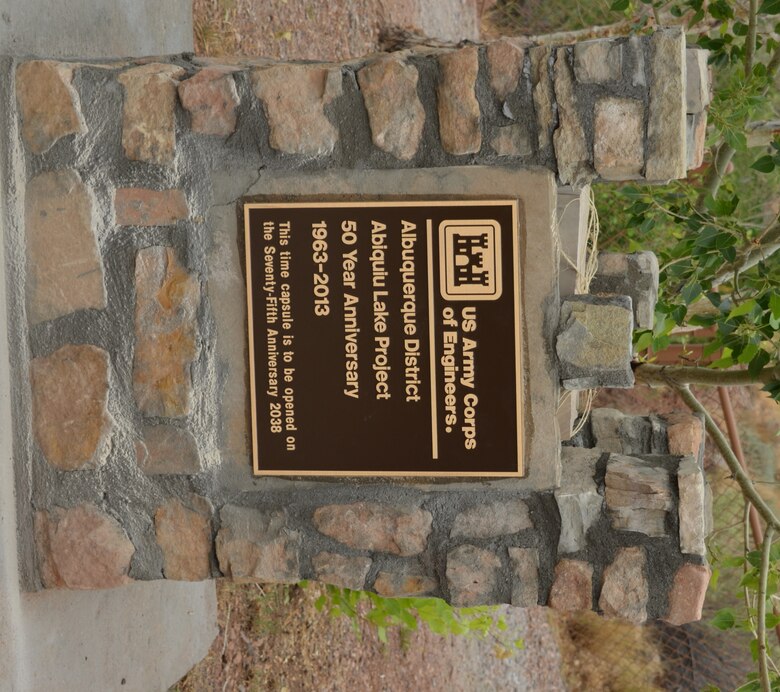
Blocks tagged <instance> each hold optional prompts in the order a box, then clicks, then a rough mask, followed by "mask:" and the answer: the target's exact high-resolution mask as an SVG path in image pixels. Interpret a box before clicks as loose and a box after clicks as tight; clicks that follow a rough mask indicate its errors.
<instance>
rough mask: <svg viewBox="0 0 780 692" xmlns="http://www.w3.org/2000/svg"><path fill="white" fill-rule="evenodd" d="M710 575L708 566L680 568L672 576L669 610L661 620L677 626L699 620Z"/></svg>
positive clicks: (684, 566) (685, 566)
mask: <svg viewBox="0 0 780 692" xmlns="http://www.w3.org/2000/svg"><path fill="white" fill-rule="evenodd" d="M711 575H712V573H711V572H710V568H709V566H708V565H691V564H686V565H683V566H682V567H680V568H679V569H678V570H677V572H676V574H675V575H674V584H673V585H672V590H671V591H670V592H669V609H668V610H667V611H666V616H665V617H664V618H663V619H664V620H666V622H668V623H669V624H670V625H677V626H679V625H684V624H685V623H687V622H695V621H697V620H701V610H702V608H703V607H704V597H705V595H706V594H707V587H708V586H709V584H710V576H711Z"/></svg>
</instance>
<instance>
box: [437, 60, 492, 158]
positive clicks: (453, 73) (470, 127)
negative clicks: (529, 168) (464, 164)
mask: <svg viewBox="0 0 780 692" xmlns="http://www.w3.org/2000/svg"><path fill="white" fill-rule="evenodd" d="M439 69H440V71H441V79H440V81H439V86H438V88H437V90H436V96H437V103H438V112H439V136H440V137H441V144H442V147H444V151H446V152H447V153H448V154H456V155H462V154H476V153H477V152H478V151H479V150H480V148H481V147H482V132H481V130H480V110H479V101H477V94H476V85H477V73H478V72H479V50H478V48H477V47H476V46H467V47H466V48H461V49H459V50H456V51H452V52H450V53H445V54H443V55H441V56H439Z"/></svg>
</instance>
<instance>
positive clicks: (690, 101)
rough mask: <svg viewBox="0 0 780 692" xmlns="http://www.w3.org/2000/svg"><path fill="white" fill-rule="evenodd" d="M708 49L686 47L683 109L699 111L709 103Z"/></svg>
mask: <svg viewBox="0 0 780 692" xmlns="http://www.w3.org/2000/svg"><path fill="white" fill-rule="evenodd" d="M708 57H709V51H706V50H701V49H700V48H688V49H686V51H685V77H686V80H685V110H686V112H687V113H701V112H702V111H703V110H704V109H705V108H707V106H709V105H710V100H711V96H710V68H709V66H708V65H707V58H708Z"/></svg>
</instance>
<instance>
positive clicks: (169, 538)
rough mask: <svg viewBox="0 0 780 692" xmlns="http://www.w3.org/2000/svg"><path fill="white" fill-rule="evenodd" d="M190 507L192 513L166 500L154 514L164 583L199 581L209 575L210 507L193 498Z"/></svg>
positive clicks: (204, 501) (180, 504)
mask: <svg viewBox="0 0 780 692" xmlns="http://www.w3.org/2000/svg"><path fill="white" fill-rule="evenodd" d="M190 504H192V505H193V509H190V508H187V507H185V506H184V505H183V504H182V503H181V502H179V500H169V501H168V502H166V503H165V504H163V505H161V506H160V507H159V508H158V509H157V511H156V512H155V514H154V529H155V536H156V537H157V544H158V545H159V546H160V549H161V550H162V553H163V574H164V575H165V578H166V579H176V580H179V581H202V580H204V579H208V578H209V576H210V575H211V561H210V555H211V521H210V515H211V506H210V505H209V503H208V501H207V500H206V499H204V498H202V497H193V498H192V499H191V502H190Z"/></svg>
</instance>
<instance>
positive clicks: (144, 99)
mask: <svg viewBox="0 0 780 692" xmlns="http://www.w3.org/2000/svg"><path fill="white" fill-rule="evenodd" d="M184 74H185V71H184V69H183V68H181V67H178V66H176V65H165V64H162V63H151V64H148V65H142V66H141V67H135V68H133V69H131V70H127V71H126V72H123V73H122V74H121V75H119V82H120V83H121V84H122V86H123V87H124V88H125V102H124V108H123V111H122V146H123V147H124V150H125V156H127V158H128V159H131V160H133V161H146V162H148V163H156V164H161V165H169V164H171V163H173V158H174V155H175V153H176V118H175V111H174V108H175V105H176V87H177V86H178V82H177V81H176V80H177V79H178V78H179V77H182V76H183V75H184Z"/></svg>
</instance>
